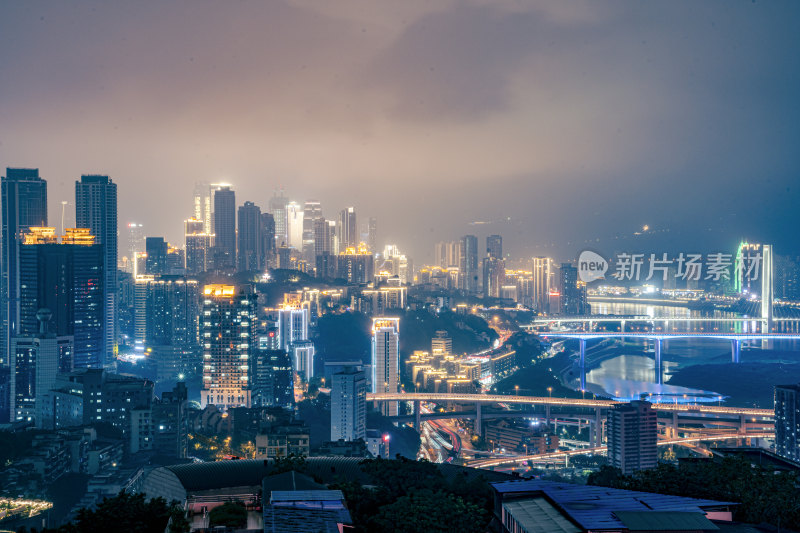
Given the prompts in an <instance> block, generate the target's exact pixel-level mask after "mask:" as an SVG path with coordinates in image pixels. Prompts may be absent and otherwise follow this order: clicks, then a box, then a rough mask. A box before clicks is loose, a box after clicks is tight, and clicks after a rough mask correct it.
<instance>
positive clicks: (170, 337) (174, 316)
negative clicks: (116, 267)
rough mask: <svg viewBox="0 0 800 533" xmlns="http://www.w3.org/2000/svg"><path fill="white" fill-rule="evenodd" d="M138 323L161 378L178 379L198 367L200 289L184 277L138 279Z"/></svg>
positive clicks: (141, 338)
mask: <svg viewBox="0 0 800 533" xmlns="http://www.w3.org/2000/svg"><path fill="white" fill-rule="evenodd" d="M136 283H137V288H138V289H139V290H138V295H137V296H138V297H137V298H136V300H135V318H134V320H135V323H137V324H140V327H141V328H143V331H140V332H139V334H138V336H140V338H139V339H138V340H141V341H142V343H143V345H144V346H146V347H147V348H148V349H150V350H151V354H150V359H151V360H152V362H153V363H154V366H155V368H156V373H157V378H158V379H159V380H167V379H171V380H175V379H178V378H179V377H180V376H181V375H184V376H187V375H192V374H195V373H196V372H197V371H198V370H199V369H198V368H197V367H198V361H199V338H198V328H199V317H200V288H199V284H198V282H197V280H194V279H190V278H186V277H184V276H156V277H152V276H141V277H139V278H138V279H137V280H136Z"/></svg>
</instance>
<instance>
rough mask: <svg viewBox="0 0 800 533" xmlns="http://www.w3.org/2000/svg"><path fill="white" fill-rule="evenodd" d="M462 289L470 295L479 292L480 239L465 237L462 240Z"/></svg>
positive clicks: (460, 266)
mask: <svg viewBox="0 0 800 533" xmlns="http://www.w3.org/2000/svg"><path fill="white" fill-rule="evenodd" d="M460 260H461V264H460V265H459V268H460V270H461V276H460V277H459V281H460V285H461V286H460V287H459V288H460V289H461V290H464V291H466V292H468V293H476V292H478V275H479V274H478V238H477V237H476V236H475V235H465V236H463V237H462V238H461V257H460Z"/></svg>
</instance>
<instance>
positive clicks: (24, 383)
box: [10, 309, 72, 421]
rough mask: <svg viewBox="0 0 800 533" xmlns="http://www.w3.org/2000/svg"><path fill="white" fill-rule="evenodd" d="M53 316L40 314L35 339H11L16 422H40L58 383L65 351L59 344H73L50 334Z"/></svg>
mask: <svg viewBox="0 0 800 533" xmlns="http://www.w3.org/2000/svg"><path fill="white" fill-rule="evenodd" d="M51 315H52V313H51V312H50V310H49V309H41V310H40V311H39V313H38V315H37V318H38V319H39V324H40V326H39V332H38V333H37V334H36V335H35V336H24V337H22V336H20V337H12V338H11V368H12V369H13V372H12V373H11V383H10V385H11V386H10V399H11V419H12V420H28V421H33V420H34V419H36V416H37V410H38V411H40V412H41V407H42V406H41V402H42V400H43V396H44V393H45V392H47V391H49V390H50V389H52V388H53V385H54V384H55V381H56V374H57V373H58V371H59V363H60V357H59V356H60V353H61V351H62V350H61V348H60V346H59V344H60V343H64V342H65V343H66V344H67V345H69V344H71V342H72V339H71V338H70V337H65V338H62V339H58V338H56V336H55V334H54V333H50V332H49V331H48V326H49V322H50V319H51ZM37 404H38V409H37ZM39 418H41V415H39Z"/></svg>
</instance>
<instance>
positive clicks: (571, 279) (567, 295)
mask: <svg viewBox="0 0 800 533" xmlns="http://www.w3.org/2000/svg"><path fill="white" fill-rule="evenodd" d="M559 279H560V283H559V291H560V293H561V305H560V307H561V314H562V315H567V316H582V315H586V314H588V313H589V306H588V304H587V302H586V284H585V283H583V282H582V281H580V280H579V279H578V269H577V268H575V267H574V266H572V265H571V264H569V263H562V264H561V268H560V269H559Z"/></svg>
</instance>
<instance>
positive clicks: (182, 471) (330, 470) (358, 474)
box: [164, 457, 511, 492]
mask: <svg viewBox="0 0 800 533" xmlns="http://www.w3.org/2000/svg"><path fill="white" fill-rule="evenodd" d="M363 460H364V458H363V457H307V458H306V460H305V470H306V471H305V472H304V473H305V474H306V475H308V476H310V477H312V478H316V479H317V480H320V481H321V482H322V483H334V482H337V481H358V482H360V483H363V484H368V483H369V482H370V481H371V480H370V478H369V476H368V475H367V474H365V473H364V471H363V470H361V462H362V461H363ZM388 460H389V461H393V459H388ZM274 465H275V463H274V461H270V460H267V461H264V460H261V459H241V460H234V461H213V462H206V463H189V464H181V465H173V466H167V467H164V468H165V469H167V470H169V471H171V472H172V473H174V474H175V476H176V477H177V478H178V480H179V481H180V483H181V485H183V487H184V489H186V491H187V492H194V491H201V490H213V489H220V488H223V487H244V486H260V485H261V481H262V480H263V479H264V478H265V477H266V476H269V475H270V474H271V473H272V471H273V469H274ZM437 468H438V469H439V471H440V472H441V473H442V475H443V476H444V477H445V479H449V480H450V481H453V480H454V479H456V478H455V476H461V475H463V476H464V477H465V479H466V480H471V479H472V478H473V477H475V476H483V477H484V478H485V479H486V480H487V481H495V480H499V479H509V478H510V477H511V476H509V475H508V474H501V473H497V472H490V471H487V470H478V469H476V468H468V467H464V466H458V465H449V464H447V465H437Z"/></svg>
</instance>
